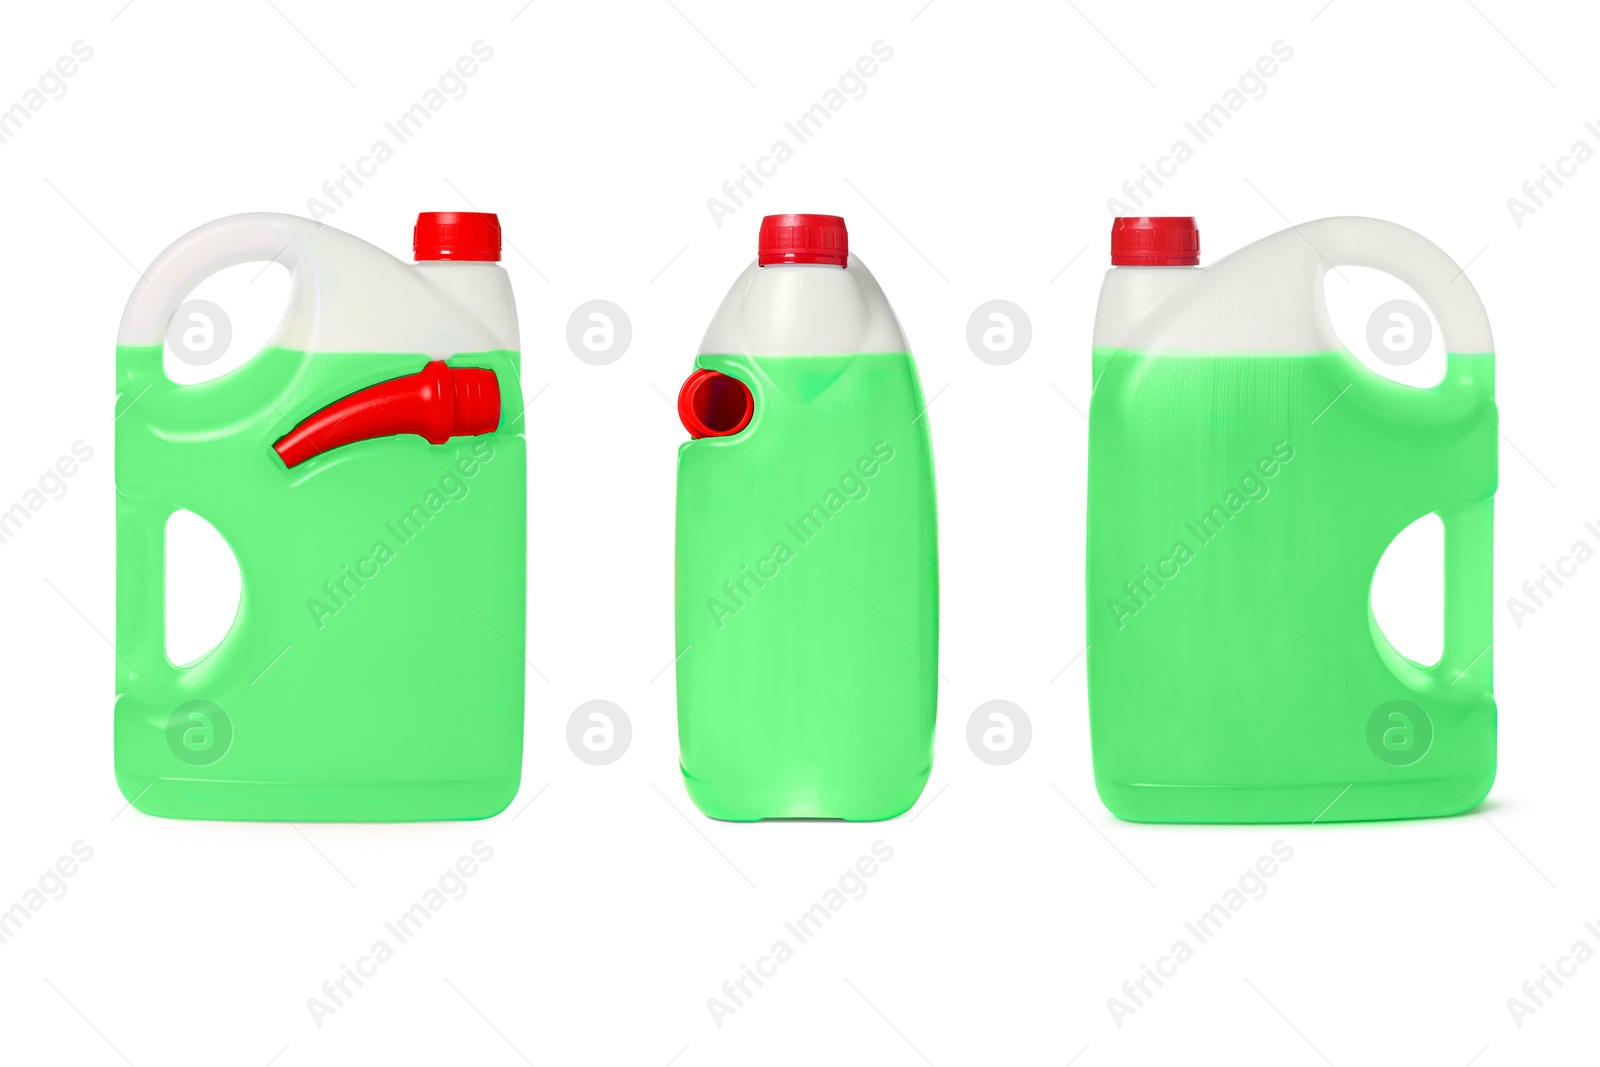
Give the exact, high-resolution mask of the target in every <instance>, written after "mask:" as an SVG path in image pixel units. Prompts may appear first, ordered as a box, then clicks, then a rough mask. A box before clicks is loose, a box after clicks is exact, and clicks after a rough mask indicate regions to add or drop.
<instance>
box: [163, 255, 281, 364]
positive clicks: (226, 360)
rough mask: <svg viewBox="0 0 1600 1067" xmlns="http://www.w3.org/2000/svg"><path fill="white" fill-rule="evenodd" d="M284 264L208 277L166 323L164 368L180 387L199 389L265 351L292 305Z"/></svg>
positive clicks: (249, 266) (239, 268)
mask: <svg viewBox="0 0 1600 1067" xmlns="http://www.w3.org/2000/svg"><path fill="white" fill-rule="evenodd" d="M289 289H290V277H289V271H288V269H287V268H285V267H284V266H283V265H282V264H280V263H272V262H268V263H240V264H238V265H237V266H233V267H226V268H224V269H223V270H219V271H217V272H216V273H215V274H213V275H211V276H210V277H208V278H205V279H204V280H202V281H201V282H200V284H199V285H197V286H195V288H194V291H193V292H192V293H190V294H189V295H188V296H187V297H185V298H184V301H183V303H181V304H179V305H178V306H177V307H176V308H174V309H173V312H172V316H171V317H170V318H169V319H168V321H167V334H166V341H165V343H164V345H163V347H162V353H161V365H162V369H163V370H165V371H166V374H167V377H168V378H170V379H171V380H172V381H173V382H175V383H177V384H178V385H198V384H200V383H201V382H209V381H211V380H212V379H214V378H220V377H222V376H223V375H224V374H227V373H228V372H229V371H232V370H236V369H238V368H239V367H241V366H243V365H244V364H245V363H247V362H248V361H249V360H250V357H252V356H254V355H255V354H256V353H257V352H259V351H261V349H262V348H264V347H265V346H266V344H267V342H268V341H269V340H271V338H272V336H273V335H274V334H275V333H276V332H277V329H278V325H279V324H280V323H281V322H282V321H283V315H284V310H285V309H286V308H287V307H288V305H289Z"/></svg>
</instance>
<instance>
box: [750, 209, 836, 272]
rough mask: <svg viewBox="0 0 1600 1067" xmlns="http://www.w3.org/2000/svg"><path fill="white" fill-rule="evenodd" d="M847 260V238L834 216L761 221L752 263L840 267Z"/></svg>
mask: <svg viewBox="0 0 1600 1067" xmlns="http://www.w3.org/2000/svg"><path fill="white" fill-rule="evenodd" d="M849 259H850V235H849V233H848V232H846V230H845V228H844V219H841V218H840V217H839V216H838V215H768V216H767V217H766V218H764V219H762V220H761V237H760V245H759V250H758V252H757V255H756V262H757V263H759V264H760V265H761V266H763V267H770V266H771V265H772V264H774V263H826V264H829V265H830V266H834V267H842V266H844V265H845V264H846V263H848V262H849Z"/></svg>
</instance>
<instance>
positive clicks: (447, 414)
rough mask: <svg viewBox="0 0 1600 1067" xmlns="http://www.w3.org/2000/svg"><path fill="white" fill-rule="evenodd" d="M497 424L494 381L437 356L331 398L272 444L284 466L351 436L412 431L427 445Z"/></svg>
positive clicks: (488, 372) (364, 438) (489, 429)
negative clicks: (413, 369) (416, 368)
mask: <svg viewBox="0 0 1600 1067" xmlns="http://www.w3.org/2000/svg"><path fill="white" fill-rule="evenodd" d="M499 425H500V380H499V379H498V378H497V377H495V373H494V371H492V370H485V369H483V368H481V367H447V366H446V365H445V364H444V363H443V362H442V361H440V360H429V361H428V365H427V366H426V367H424V368H423V369H422V370H420V371H418V372H417V373H415V374H408V375H406V376H405V377H403V378H394V379H391V380H390V381H387V382H379V383H378V384H377V385H373V386H369V387H367V388H366V389H362V390H361V391H360V392H357V393H351V394H350V395H349V396H347V397H345V398H344V399H342V400H336V401H334V402H333V403H332V404H329V405H328V406H327V407H325V408H323V409H322V410H321V411H318V412H316V413H315V414H313V415H311V416H309V417H308V418H306V419H305V420H304V421H302V422H301V423H300V425H298V426H296V427H295V428H294V429H293V430H290V431H289V432H288V433H287V434H286V435H284V437H283V439H282V440H280V441H279V442H278V443H277V444H275V445H273V446H272V448H273V450H274V451H275V452H277V453H278V457H279V458H280V459H282V460H283V462H284V466H286V467H297V466H299V465H300V464H302V463H304V462H305V461H306V460H308V459H310V458H311V457H312V456H318V455H321V454H322V453H324V452H327V451H330V450H332V449H335V448H340V447H343V446H344V445H348V444H354V443H355V442H356V441H368V440H371V439H372V438H374V437H391V436H393V435H395V434H403V433H414V434H418V435H420V436H421V437H423V438H425V439H426V440H427V441H429V442H430V443H432V444H436V445H442V444H444V443H445V442H446V441H448V440H450V438H452V437H470V436H476V435H478V434H486V433H492V432H493V431H494V430H495V429H496V428H498V427H499Z"/></svg>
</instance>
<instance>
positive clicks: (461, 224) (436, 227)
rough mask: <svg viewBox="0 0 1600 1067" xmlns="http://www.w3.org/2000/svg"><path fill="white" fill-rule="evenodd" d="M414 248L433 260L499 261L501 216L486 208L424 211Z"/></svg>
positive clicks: (414, 233) (413, 237)
mask: <svg viewBox="0 0 1600 1067" xmlns="http://www.w3.org/2000/svg"><path fill="white" fill-rule="evenodd" d="M411 250H412V253H413V254H414V255H415V256H416V258H417V260H418V261H419V262H420V261H422V260H430V259H463V260H473V261H479V262H488V263H498V262H499V261H500V216H499V215H494V214H490V213H488V212H484V211H424V212H421V213H420V214H418V215H417V226H416V229H415V230H413V231H412V233H411Z"/></svg>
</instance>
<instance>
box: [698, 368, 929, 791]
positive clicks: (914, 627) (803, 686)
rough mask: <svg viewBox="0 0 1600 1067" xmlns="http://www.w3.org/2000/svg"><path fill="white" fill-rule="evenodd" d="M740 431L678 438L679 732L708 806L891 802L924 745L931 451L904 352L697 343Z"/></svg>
mask: <svg viewBox="0 0 1600 1067" xmlns="http://www.w3.org/2000/svg"><path fill="white" fill-rule="evenodd" d="M695 365H696V367H708V368H711V369H713V370H718V371H721V372H723V373H725V374H730V375H733V376H734V377H737V378H739V379H741V380H743V381H744V382H745V383H746V384H747V385H748V386H749V387H750V389H751V392H752V393H753V394H754V397H755V416H754V418H753V419H752V420H751V424H750V426H749V427H747V428H746V429H745V430H744V431H743V432H742V433H740V434H738V435H736V436H733V437H728V438H707V439H704V440H698V441H690V442H688V443H686V444H684V445H683V446H682V447H681V448H680V449H679V452H678V504H677V642H678V649H677V650H678V652H679V653H681V658H680V659H679V660H678V664H677V676H678V732H679V740H680V744H681V752H682V769H683V776H684V782H685V785H686V786H687V788H688V791H689V795H690V796H691V797H692V798H693V800H694V802H695V804H696V805H697V806H698V807H699V808H700V810H701V811H703V812H705V813H706V814H707V815H710V816H712V817H713V818H718V819H732V820H752V819H762V818H844V819H853V820H869V819H887V818H892V817H893V816H895V815H899V814H900V813H902V812H904V811H906V810H907V809H908V808H910V807H911V805H912V804H913V803H914V802H915V801H916V799H917V797H918V796H919V795H920V794H921V792H922V788H923V786H924V785H926V784H927V780H928V774H929V771H930V770H931V768H932V763H933V725H934V706H935V703H936V698H937V694H938V671H937V667H936V664H937V662H938V624H939V619H938V610H939V596H938V552H937V534H936V523H935V511H934V487H933V461H932V452H931V448H930V445H929V441H928V430H927V418H926V417H925V416H923V400H922V389H921V385H920V384H919V382H918V379H917V372H916V365H915V363H914V362H913V361H912V359H911V357H910V356H909V355H906V354H904V353H900V354H890V355H856V356H789V357H771V356H767V357H747V356H701V357H699V358H698V359H697V360H696V361H695Z"/></svg>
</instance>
